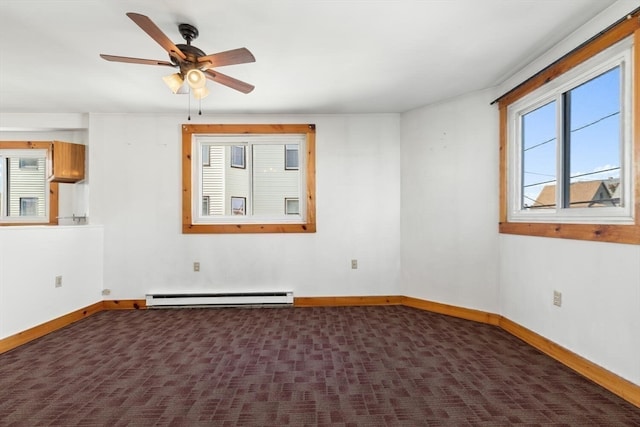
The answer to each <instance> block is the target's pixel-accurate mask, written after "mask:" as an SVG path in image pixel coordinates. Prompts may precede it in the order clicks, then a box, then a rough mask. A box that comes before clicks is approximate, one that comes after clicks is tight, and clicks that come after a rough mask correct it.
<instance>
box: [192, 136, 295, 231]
mask: <svg viewBox="0 0 640 427" xmlns="http://www.w3.org/2000/svg"><path fill="white" fill-rule="evenodd" d="M207 145H209V146H211V147H230V158H232V157H233V150H234V148H235V147H242V151H243V153H244V162H245V163H244V165H245V167H244V169H246V170H247V171H248V173H247V188H248V194H246V195H242V196H240V195H228V197H229V199H228V200H226V199H223V200H225V201H224V203H227V202H229V203H230V205H229V206H230V208H229V209H230V211H229V213H228V214H225V215H219V214H218V215H203V214H202V207H201V204H200V208H199V209H198V207H197V206H195V203H194V206H193V209H192V217H193V223H194V224H201V225H206V224H212V225H215V224H234V223H247V224H260V223H266V224H279V223H293V224H298V223H301V222H305V221H306V211H305V206H304V204H302V205H301V206H300V212H299V213H298V214H296V215H292V214H289V215H287V214H286V212H283V213H282V215H255V214H253V213H252V212H253V211H254V197H255V192H254V191H255V186H254V184H255V182H254V180H255V178H254V159H253V151H254V149H253V148H254V147H259V146H267V145H284V146H285V147H286V146H287V145H296V146H297V147H298V152H304V150H305V135H303V134H275V135H271V134H255V135H244V134H242V135H233V134H230V135H221V136H213V135H206V136H196V137H194V138H193V141H192V152H193V153H203V152H204V151H205V150H204V149H203V148H202V147H204V146H207ZM196 160H197V164H195V167H194V168H193V169H192V188H193V189H197V192H198V195H199V197H194V201H195V200H200V201H201V200H202V198H203V197H204V196H205V195H204V190H203V177H202V166H203V165H202V161H203V160H204V159H202V158H197V159H196ZM210 161H211V160H210ZM301 163H302V167H300V168H299V169H298V171H297V173H298V180H297V187H298V194H297V198H298V199H302V200H305V199H306V186H305V183H306V174H305V165H304V161H302V162H301ZM210 164H211V163H210ZM230 167H232V168H234V167H235V166H234V163H233V162H230ZM231 197H233V199H234V200H236V201H237V200H238V198H240V197H242V198H243V199H244V213H243V214H239V213H238V212H239V211H238V212H236V213H235V214H234V212H233V211H232V208H233V206H232V205H231ZM210 209H211V206H210Z"/></svg>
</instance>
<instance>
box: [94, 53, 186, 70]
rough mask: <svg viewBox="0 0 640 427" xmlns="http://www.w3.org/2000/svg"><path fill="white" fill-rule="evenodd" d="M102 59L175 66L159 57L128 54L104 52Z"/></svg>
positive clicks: (101, 55)
mask: <svg viewBox="0 0 640 427" xmlns="http://www.w3.org/2000/svg"><path fill="white" fill-rule="evenodd" d="M100 57H101V58H102V59H106V60H107V61H113V62H127V63H129V64H144V65H166V66H169V67H175V65H173V64H172V63H171V62H168V61H160V60H157V59H141V58H129V57H128V56H115V55H105V54H103V53H101V54H100Z"/></svg>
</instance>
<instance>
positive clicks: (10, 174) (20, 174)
mask: <svg viewBox="0 0 640 427" xmlns="http://www.w3.org/2000/svg"><path fill="white" fill-rule="evenodd" d="M0 159H2V168H0V169H1V170H0V172H2V173H1V175H2V178H0V184H1V186H0V193H2V208H3V211H2V214H3V215H4V216H6V217H19V216H40V217H44V216H46V209H47V207H46V202H47V185H46V176H45V170H46V168H45V164H46V163H45V162H46V158H45V156H42V157H32V158H31V159H33V160H28V161H26V162H25V159H27V158H24V157H8V156H7V157H4V158H0ZM21 165H23V166H24V165H28V166H27V167H21Z"/></svg>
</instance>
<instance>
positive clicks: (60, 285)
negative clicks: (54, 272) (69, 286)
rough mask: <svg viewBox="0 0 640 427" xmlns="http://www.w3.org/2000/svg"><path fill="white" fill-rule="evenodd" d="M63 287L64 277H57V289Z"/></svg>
mask: <svg viewBox="0 0 640 427" xmlns="http://www.w3.org/2000/svg"><path fill="white" fill-rule="evenodd" d="M61 287H62V276H56V288H61Z"/></svg>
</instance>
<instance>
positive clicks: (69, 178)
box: [49, 141, 85, 183]
mask: <svg viewBox="0 0 640 427" xmlns="http://www.w3.org/2000/svg"><path fill="white" fill-rule="evenodd" d="M49 160H50V162H51V163H50V169H49V171H50V174H51V175H50V177H49V180H50V181H51V182H66V183H74V182H79V181H82V180H83V179H84V169H85V167H84V164H85V146H84V145H82V144H72V143H70V142H62V141H53V143H52V145H51V158H50V159H49Z"/></svg>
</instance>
